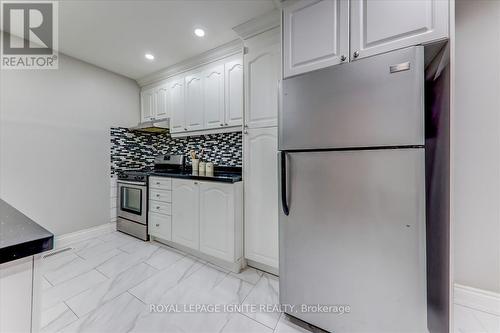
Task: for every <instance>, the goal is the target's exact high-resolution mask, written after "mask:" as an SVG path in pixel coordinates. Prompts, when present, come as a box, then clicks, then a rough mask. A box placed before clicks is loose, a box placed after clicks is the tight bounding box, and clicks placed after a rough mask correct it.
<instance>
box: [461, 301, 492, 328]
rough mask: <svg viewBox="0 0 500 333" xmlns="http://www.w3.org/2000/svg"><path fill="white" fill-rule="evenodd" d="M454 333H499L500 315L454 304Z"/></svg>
mask: <svg viewBox="0 0 500 333" xmlns="http://www.w3.org/2000/svg"><path fill="white" fill-rule="evenodd" d="M454 312H455V333H500V316H496V315H493V314H490V313H486V312H482V311H478V310H474V309H471V308H468V307H465V306H461V305H458V304H455V307H454Z"/></svg>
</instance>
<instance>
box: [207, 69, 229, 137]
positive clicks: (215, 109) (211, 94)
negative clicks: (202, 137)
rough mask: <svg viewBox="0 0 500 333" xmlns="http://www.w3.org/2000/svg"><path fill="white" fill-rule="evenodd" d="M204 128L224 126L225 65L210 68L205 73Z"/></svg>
mask: <svg viewBox="0 0 500 333" xmlns="http://www.w3.org/2000/svg"><path fill="white" fill-rule="evenodd" d="M203 107H204V111H205V114H204V118H205V124H204V128H206V129H208V128H218V127H221V126H224V64H216V65H214V66H209V67H208V68H207V69H206V70H205V71H204V72H203Z"/></svg>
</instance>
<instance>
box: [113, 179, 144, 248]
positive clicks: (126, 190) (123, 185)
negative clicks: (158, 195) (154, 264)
mask: <svg viewBox="0 0 500 333" xmlns="http://www.w3.org/2000/svg"><path fill="white" fill-rule="evenodd" d="M117 184H118V205H117V208H118V211H117V220H116V230H118V231H121V232H124V233H127V234H129V235H132V236H134V237H137V238H139V239H142V240H148V238H149V237H148V200H147V194H148V172H147V170H127V171H123V172H120V173H119V174H118V181H117Z"/></svg>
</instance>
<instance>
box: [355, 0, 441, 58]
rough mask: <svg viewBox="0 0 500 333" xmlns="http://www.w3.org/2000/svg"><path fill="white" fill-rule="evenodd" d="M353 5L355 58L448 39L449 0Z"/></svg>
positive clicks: (367, 1) (379, 1) (367, 0)
mask: <svg viewBox="0 0 500 333" xmlns="http://www.w3.org/2000/svg"><path fill="white" fill-rule="evenodd" d="M350 3H351V34H350V35H351V59H356V58H357V59H359V58H363V57H368V56H371V55H374V54H379V53H383V52H387V51H391V50H395V49H399V48H403V47H408V46H412V45H417V44H425V43H428V42H432V41H435V40H439V39H445V38H447V37H448V21H449V9H448V6H449V4H448V1H447V0H405V1H393V0H377V1H373V0H351V2H350ZM356 52H358V53H356ZM355 53H356V54H355Z"/></svg>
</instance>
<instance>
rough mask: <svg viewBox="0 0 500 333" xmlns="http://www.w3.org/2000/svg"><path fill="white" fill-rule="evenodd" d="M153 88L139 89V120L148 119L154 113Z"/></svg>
mask: <svg viewBox="0 0 500 333" xmlns="http://www.w3.org/2000/svg"><path fill="white" fill-rule="evenodd" d="M155 102H156V101H155V90H154V89H153V88H151V89H146V90H143V91H141V122H145V121H150V120H152V119H153V118H154V114H155Z"/></svg>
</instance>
